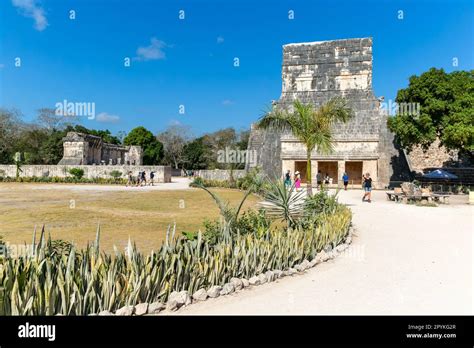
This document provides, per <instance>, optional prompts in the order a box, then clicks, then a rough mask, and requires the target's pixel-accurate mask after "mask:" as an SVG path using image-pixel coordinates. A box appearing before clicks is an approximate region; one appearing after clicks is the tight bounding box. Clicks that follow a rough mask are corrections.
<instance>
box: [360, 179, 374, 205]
mask: <svg viewBox="0 0 474 348" xmlns="http://www.w3.org/2000/svg"><path fill="white" fill-rule="evenodd" d="M362 178H363V180H364V182H363V186H364V196H363V197H362V202H365V197H368V200H367V202H369V203H372V200H371V199H370V198H371V197H370V196H371V191H372V178H371V177H370V174H369V173H366V174H365V175H364V176H363V177H362Z"/></svg>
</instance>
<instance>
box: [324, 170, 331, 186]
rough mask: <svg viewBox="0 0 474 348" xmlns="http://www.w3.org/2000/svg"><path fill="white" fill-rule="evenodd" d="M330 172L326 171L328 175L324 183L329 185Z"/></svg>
mask: <svg viewBox="0 0 474 348" xmlns="http://www.w3.org/2000/svg"><path fill="white" fill-rule="evenodd" d="M329 179H330V178H329V174H328V173H326V176H325V177H324V184H326V185H329Z"/></svg>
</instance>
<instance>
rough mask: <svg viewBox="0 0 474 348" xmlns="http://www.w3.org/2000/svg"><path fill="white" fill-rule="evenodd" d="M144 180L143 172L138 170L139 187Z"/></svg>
mask: <svg viewBox="0 0 474 348" xmlns="http://www.w3.org/2000/svg"><path fill="white" fill-rule="evenodd" d="M141 182H142V172H138V175H137V187H138V186H140V184H141Z"/></svg>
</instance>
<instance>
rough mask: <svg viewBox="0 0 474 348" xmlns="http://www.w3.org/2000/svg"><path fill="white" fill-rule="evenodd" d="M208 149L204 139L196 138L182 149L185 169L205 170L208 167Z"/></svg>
mask: <svg viewBox="0 0 474 348" xmlns="http://www.w3.org/2000/svg"><path fill="white" fill-rule="evenodd" d="M210 152H211V150H210V148H209V147H208V146H207V145H206V144H205V143H204V138H203V137H200V138H196V139H194V140H193V141H191V142H189V143H187V144H186V145H185V146H184V148H183V161H184V164H185V167H186V168H187V169H205V168H208V167H209V158H210Z"/></svg>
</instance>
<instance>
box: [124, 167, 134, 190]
mask: <svg viewBox="0 0 474 348" xmlns="http://www.w3.org/2000/svg"><path fill="white" fill-rule="evenodd" d="M129 185H130V186H133V175H132V172H131V171H129V172H128V180H127V184H126V185H125V187H128V186H129Z"/></svg>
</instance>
